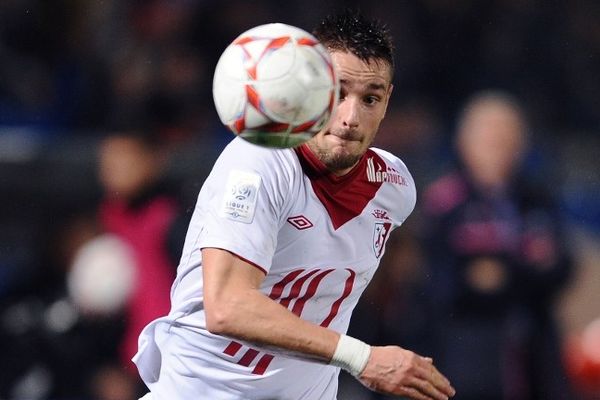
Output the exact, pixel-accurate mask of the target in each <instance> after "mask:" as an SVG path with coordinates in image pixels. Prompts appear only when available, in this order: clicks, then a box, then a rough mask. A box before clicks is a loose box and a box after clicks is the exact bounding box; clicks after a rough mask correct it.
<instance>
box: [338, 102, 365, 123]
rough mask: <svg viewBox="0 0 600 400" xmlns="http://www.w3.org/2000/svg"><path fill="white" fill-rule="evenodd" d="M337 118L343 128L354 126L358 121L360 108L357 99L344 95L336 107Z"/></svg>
mask: <svg viewBox="0 0 600 400" xmlns="http://www.w3.org/2000/svg"><path fill="white" fill-rule="evenodd" d="M337 114H338V118H339V119H340V122H341V123H342V125H343V126H344V128H351V129H353V128H356V127H358V125H359V123H360V110H359V101H358V99H355V98H352V97H346V98H345V99H344V100H343V101H341V102H340V104H339V105H338V109H337Z"/></svg>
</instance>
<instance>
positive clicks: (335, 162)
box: [308, 11, 394, 174]
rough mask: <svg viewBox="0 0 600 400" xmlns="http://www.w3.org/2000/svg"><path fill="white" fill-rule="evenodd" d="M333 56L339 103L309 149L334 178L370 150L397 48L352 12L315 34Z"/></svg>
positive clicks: (378, 29) (335, 17)
mask: <svg viewBox="0 0 600 400" xmlns="http://www.w3.org/2000/svg"><path fill="white" fill-rule="evenodd" d="M313 33H314V34H315V36H316V37H317V38H318V39H319V40H320V41H321V43H323V45H324V46H325V47H326V48H327V49H328V50H329V52H330V53H331V57H332V59H333V62H334V64H335V67H336V71H337V73H338V75H339V78H340V85H341V88H340V102H339V104H338V107H337V108H336V111H335V113H334V115H333V116H332V118H331V120H330V122H329V124H328V125H327V127H325V129H323V130H322V131H321V132H319V133H318V134H317V135H315V137H314V138H313V139H312V140H310V141H309V142H308V146H309V147H310V148H311V150H312V151H313V152H314V153H315V154H316V155H317V157H319V159H320V160H321V161H322V162H323V163H324V164H325V165H326V166H327V167H328V168H329V169H330V170H331V171H333V172H334V173H337V174H344V173H346V172H348V171H349V170H350V169H351V168H352V167H353V166H354V165H356V163H357V162H358V161H359V160H360V158H361V157H362V155H363V154H364V153H365V152H366V151H367V149H368V148H369V146H370V144H371V143H372V141H373V139H374V138H375V135H376V133H377V131H378V129H379V124H380V123H381V120H382V119H383V117H384V116H385V111H386V109H387V104H388V101H389V98H390V95H391V92H392V75H393V72H392V71H393V65H394V62H393V46H392V41H391V38H390V35H389V33H388V31H387V29H386V27H385V25H383V24H381V23H380V22H379V21H377V20H369V19H367V18H365V17H364V16H363V15H361V14H360V13H357V12H353V11H344V12H343V13H341V14H338V15H332V16H328V17H326V18H325V19H324V20H323V21H322V22H321V23H320V24H319V25H318V26H317V27H316V28H315V29H314V31H313Z"/></svg>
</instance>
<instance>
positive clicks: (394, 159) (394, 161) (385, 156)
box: [369, 147, 410, 175]
mask: <svg viewBox="0 0 600 400" xmlns="http://www.w3.org/2000/svg"><path fill="white" fill-rule="evenodd" d="M369 150H371V151H373V152H374V153H375V154H377V155H378V156H379V157H381V159H382V160H383V161H385V162H386V164H387V165H389V166H392V167H394V168H396V169H400V170H402V171H403V172H406V173H407V174H409V175H410V171H409V170H408V167H407V166H406V164H405V163H404V161H402V159H400V157H398V156H396V155H394V154H392V153H390V152H389V151H387V150H383V149H380V148H378V147H371V148H369Z"/></svg>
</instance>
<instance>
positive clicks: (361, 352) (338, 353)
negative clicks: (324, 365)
mask: <svg viewBox="0 0 600 400" xmlns="http://www.w3.org/2000/svg"><path fill="white" fill-rule="evenodd" d="M370 355H371V346H369V345H368V344H366V343H365V342H362V341H360V340H358V339H355V338H353V337H351V336H347V335H341V336H340V340H339V341H338V344H337V347H336V348H335V352H334V353H333V357H332V358H331V361H330V362H329V364H331V365H335V366H336V367H340V368H341V369H343V370H345V371H348V372H349V373H350V374H352V375H353V376H358V375H360V373H361V372H363V370H364V369H365V367H366V366H367V362H368V361H369V356H370Z"/></svg>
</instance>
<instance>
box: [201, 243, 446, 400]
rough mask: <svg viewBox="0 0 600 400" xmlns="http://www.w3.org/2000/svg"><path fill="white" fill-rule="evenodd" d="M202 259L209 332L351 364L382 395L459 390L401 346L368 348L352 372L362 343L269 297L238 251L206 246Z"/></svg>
mask: <svg viewBox="0 0 600 400" xmlns="http://www.w3.org/2000/svg"><path fill="white" fill-rule="evenodd" d="M202 260H203V262H202V264H203V279H204V306H205V312H206V323H207V329H208V330H209V331H210V332H212V333H215V334H219V335H224V336H228V337H232V338H238V339H242V340H246V341H249V342H253V343H257V344H260V345H263V346H267V347H276V348H278V349H280V350H282V351H283V352H291V353H294V354H296V355H297V356H298V357H301V358H305V359H312V360H318V361H320V362H323V363H332V364H335V365H338V366H342V367H344V366H346V367H350V368H345V369H347V370H349V371H350V372H353V374H354V375H355V376H357V378H358V379H359V380H360V381H361V382H362V383H363V384H364V385H365V386H367V387H369V388H371V389H373V390H376V391H379V392H382V393H387V394H395V395H404V396H408V397H409V398H412V399H417V400H431V399H434V400H442V399H447V398H448V396H451V395H453V394H454V389H452V387H451V386H450V384H449V382H448V381H447V379H446V378H444V377H443V375H442V374H440V373H439V372H438V371H437V369H436V368H435V367H434V366H433V363H432V362H431V360H430V359H427V358H424V357H420V356H418V355H416V354H415V353H413V352H410V351H408V350H404V349H402V348H400V347H398V346H386V347H369V351H368V353H367V356H366V357H367V359H366V364H364V363H363V364H364V365H362V366H361V367H360V371H356V370H355V369H354V371H352V370H353V367H355V361H356V360H357V357H358V359H360V353H361V352H362V351H364V347H361V346H360V343H361V342H359V341H357V340H356V339H352V338H349V337H347V336H345V335H340V334H339V333H337V332H335V331H333V330H331V329H328V328H324V327H321V326H319V325H317V324H313V323H311V322H309V321H305V320H303V319H301V318H299V317H297V316H296V315H295V314H293V313H292V312H291V311H289V310H288V309H287V308H285V307H283V306H282V305H280V304H279V303H277V302H275V301H273V300H271V299H270V298H269V297H268V296H265V295H264V294H263V293H262V292H260V291H259V287H260V285H261V282H262V281H263V279H264V273H263V272H262V271H261V270H260V269H258V268H256V267H255V266H253V265H251V264H249V263H248V262H246V261H244V260H242V259H240V258H239V257H237V256H235V255H234V254H232V253H230V252H228V251H225V250H221V249H216V248H205V249H203V250H202ZM357 342H358V343H357ZM362 345H364V343H363V344H362ZM367 347H368V346H367ZM355 352H357V353H358V354H355ZM363 354H364V353H363ZM332 360H333V361H332Z"/></svg>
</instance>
